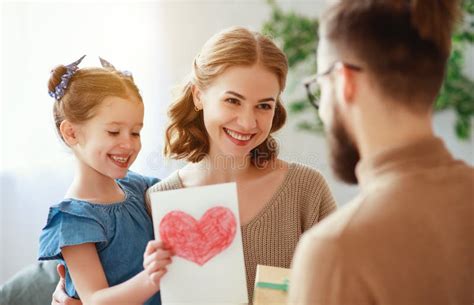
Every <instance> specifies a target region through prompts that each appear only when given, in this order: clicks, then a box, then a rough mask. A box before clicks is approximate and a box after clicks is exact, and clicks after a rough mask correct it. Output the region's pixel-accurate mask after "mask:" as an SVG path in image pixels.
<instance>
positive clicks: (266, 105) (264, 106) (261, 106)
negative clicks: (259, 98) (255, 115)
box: [258, 104, 272, 110]
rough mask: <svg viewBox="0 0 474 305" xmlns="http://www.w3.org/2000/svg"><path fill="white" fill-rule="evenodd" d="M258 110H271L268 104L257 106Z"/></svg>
mask: <svg viewBox="0 0 474 305" xmlns="http://www.w3.org/2000/svg"><path fill="white" fill-rule="evenodd" d="M258 108H259V109H264V110H271V109H272V105H270V104H258Z"/></svg>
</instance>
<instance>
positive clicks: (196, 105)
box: [191, 85, 202, 110]
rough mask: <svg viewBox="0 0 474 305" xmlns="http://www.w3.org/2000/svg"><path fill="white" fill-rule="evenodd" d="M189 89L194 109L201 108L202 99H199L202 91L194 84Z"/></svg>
mask: <svg viewBox="0 0 474 305" xmlns="http://www.w3.org/2000/svg"><path fill="white" fill-rule="evenodd" d="M191 90H192V93H193V103H194V109H197V110H201V109H202V101H201V96H202V91H201V90H200V89H199V88H198V87H197V86H196V85H192V89H191Z"/></svg>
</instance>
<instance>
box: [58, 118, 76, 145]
mask: <svg viewBox="0 0 474 305" xmlns="http://www.w3.org/2000/svg"><path fill="white" fill-rule="evenodd" d="M59 131H60V132H61V136H62V137H63V139H64V142H66V144H67V145H69V146H74V145H76V144H77V143H78V134H77V133H78V130H77V125H75V124H72V123H71V122H69V121H68V120H64V121H62V122H61V125H59Z"/></svg>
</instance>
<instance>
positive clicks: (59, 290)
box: [51, 264, 82, 305]
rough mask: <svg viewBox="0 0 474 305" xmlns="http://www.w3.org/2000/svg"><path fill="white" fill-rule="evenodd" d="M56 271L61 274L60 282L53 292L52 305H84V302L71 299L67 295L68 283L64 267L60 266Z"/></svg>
mask: <svg viewBox="0 0 474 305" xmlns="http://www.w3.org/2000/svg"><path fill="white" fill-rule="evenodd" d="M56 270H57V272H58V274H59V282H58V285H57V286H56V289H55V290H54V292H53V299H52V301H51V305H82V302H81V301H80V300H76V299H73V298H70V297H69V296H68V295H67V294H66V290H65V287H66V281H65V279H64V278H65V277H66V270H65V268H64V265H62V264H58V265H57V266H56Z"/></svg>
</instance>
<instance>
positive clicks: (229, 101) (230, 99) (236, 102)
mask: <svg viewBox="0 0 474 305" xmlns="http://www.w3.org/2000/svg"><path fill="white" fill-rule="evenodd" d="M225 101H226V102H227V103H231V104H238V103H239V100H238V99H236V98H232V97H229V98H226V99H225Z"/></svg>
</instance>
